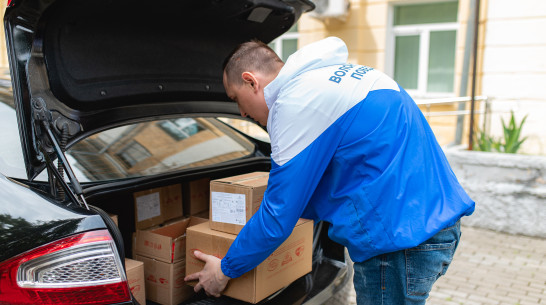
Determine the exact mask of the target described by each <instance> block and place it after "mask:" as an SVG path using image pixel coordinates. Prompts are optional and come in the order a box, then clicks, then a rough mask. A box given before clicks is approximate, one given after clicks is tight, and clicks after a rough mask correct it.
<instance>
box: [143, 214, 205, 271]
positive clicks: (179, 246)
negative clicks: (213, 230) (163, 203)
mask: <svg viewBox="0 0 546 305" xmlns="http://www.w3.org/2000/svg"><path fill="white" fill-rule="evenodd" d="M203 222H208V220H207V219H203V218H198V217H190V218H184V219H180V220H175V221H172V222H170V223H166V224H165V225H164V226H162V227H154V228H149V229H145V230H137V232H136V246H135V251H136V254H138V255H142V256H146V257H149V258H155V259H157V260H160V261H162V262H166V263H173V262H176V261H179V260H181V259H183V258H184V257H185V256H186V229H187V228H188V227H190V226H194V225H197V224H200V223H203Z"/></svg>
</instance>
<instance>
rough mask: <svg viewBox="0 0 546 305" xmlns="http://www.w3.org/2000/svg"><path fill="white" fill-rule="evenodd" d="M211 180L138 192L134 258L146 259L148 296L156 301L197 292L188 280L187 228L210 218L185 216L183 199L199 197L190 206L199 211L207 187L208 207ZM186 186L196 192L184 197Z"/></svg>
mask: <svg viewBox="0 0 546 305" xmlns="http://www.w3.org/2000/svg"><path fill="white" fill-rule="evenodd" d="M204 184H206V185H205V186H203V185H204ZM208 184H209V179H205V180H202V181H197V182H189V183H186V184H182V185H181V184H175V185H170V186H166V187H159V188H153V189H149V190H145V191H140V192H136V193H134V204H135V227H136V229H137V230H136V232H135V233H134V236H133V245H132V247H133V248H132V249H133V258H134V259H135V260H137V261H140V262H142V263H143V266H144V276H143V278H144V282H145V287H146V297H147V299H149V300H151V301H153V302H156V303H160V304H165V305H174V304H179V303H180V302H182V301H184V300H186V299H188V298H189V297H191V296H193V288H192V287H190V286H188V285H186V283H185V282H184V277H185V275H186V261H185V256H186V229H187V228H188V227H189V226H191V225H196V224H199V223H202V222H207V221H208V220H207V219H202V218H198V217H186V218H184V216H183V215H184V214H186V213H185V212H186V211H184V208H183V206H184V204H183V200H193V199H195V200H196V201H197V203H195V204H193V205H192V204H191V203H188V204H186V206H188V207H189V209H190V212H191V210H192V209H193V211H194V212H195V213H197V211H201V210H202V206H203V203H202V201H203V199H202V198H201V197H204V196H203V195H202V193H203V190H205V191H206V193H207V195H206V196H205V199H206V200H207V202H206V209H208V193H209V188H208ZM183 190H185V192H187V193H188V194H190V195H191V194H193V195H192V196H189V197H184V192H183ZM199 194H201V195H199ZM191 197H194V198H193V199H192V198H191ZM143 304H145V303H143Z"/></svg>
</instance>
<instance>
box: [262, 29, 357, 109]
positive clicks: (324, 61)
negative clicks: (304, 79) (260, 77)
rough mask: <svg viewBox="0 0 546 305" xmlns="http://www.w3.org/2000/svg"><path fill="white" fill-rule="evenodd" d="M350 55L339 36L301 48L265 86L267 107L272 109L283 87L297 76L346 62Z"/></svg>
mask: <svg viewBox="0 0 546 305" xmlns="http://www.w3.org/2000/svg"><path fill="white" fill-rule="evenodd" d="M348 57H349V52H348V50H347V45H345V43H344V42H343V40H341V39H339V38H337V37H328V38H325V39H323V40H319V41H317V42H314V43H311V44H309V45H306V46H305V47H303V48H301V49H300V50H298V51H297V52H296V53H294V54H292V55H291V56H290V57H289V58H288V60H287V61H286V63H285V65H284V67H282V69H281V71H280V72H279V75H277V77H276V78H275V79H274V80H273V81H272V82H271V83H269V84H268V85H267V86H266V87H265V88H264V96H265V101H266V103H267V107H268V108H269V109H271V106H272V105H273V103H275V101H276V100H277V96H278V95H279V92H280V91H281V89H282V87H283V86H284V85H285V84H286V83H287V82H289V81H290V80H292V79H294V78H295V77H296V76H298V75H300V74H302V73H305V72H307V71H310V70H314V69H319V68H323V67H327V66H332V65H341V64H345V63H346V62H347V59H348Z"/></svg>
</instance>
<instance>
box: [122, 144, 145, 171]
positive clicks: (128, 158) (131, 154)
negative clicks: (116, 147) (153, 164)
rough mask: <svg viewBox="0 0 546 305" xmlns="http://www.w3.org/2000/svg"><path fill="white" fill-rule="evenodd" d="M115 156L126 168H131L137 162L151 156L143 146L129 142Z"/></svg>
mask: <svg viewBox="0 0 546 305" xmlns="http://www.w3.org/2000/svg"><path fill="white" fill-rule="evenodd" d="M117 155H118V156H119V158H120V159H121V160H122V161H123V162H124V163H125V164H126V165H127V166H128V167H132V166H134V165H135V164H137V163H138V162H140V161H143V160H146V159H147V158H148V157H151V156H152V154H150V152H149V151H148V150H147V149H146V148H145V147H144V146H142V145H140V143H138V142H136V141H131V142H130V143H129V144H128V145H127V146H125V148H123V150H122V151H121V152H119V153H117Z"/></svg>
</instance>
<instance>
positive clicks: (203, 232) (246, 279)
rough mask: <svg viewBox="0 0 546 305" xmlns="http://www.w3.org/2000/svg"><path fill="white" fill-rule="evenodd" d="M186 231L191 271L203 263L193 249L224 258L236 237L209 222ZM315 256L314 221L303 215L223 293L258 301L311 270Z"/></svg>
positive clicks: (188, 270)
mask: <svg viewBox="0 0 546 305" xmlns="http://www.w3.org/2000/svg"><path fill="white" fill-rule="evenodd" d="M187 235H188V236H187V247H186V251H187V253H186V272H187V273H188V274H192V273H195V272H199V271H201V270H202V269H203V267H204V263H203V262H202V261H200V260H198V259H197V258H196V257H195V256H194V255H193V251H195V250H200V251H201V252H204V253H207V254H211V255H214V256H216V257H219V258H222V257H224V256H225V255H226V253H227V251H228V249H229V247H230V245H231V243H232V242H233V241H234V240H235V238H236V235H233V234H229V233H225V232H219V231H214V230H212V229H211V228H210V227H209V226H208V225H207V224H206V223H202V224H200V225H197V226H193V227H191V228H189V229H188V231H187ZM312 259H313V221H312V220H307V219H300V220H299V221H298V223H297V224H296V227H295V228H294V230H293V231H292V234H291V235H290V237H288V239H287V240H286V241H285V242H284V243H283V244H281V245H280V246H279V248H278V249H277V250H275V252H273V253H272V254H271V255H270V256H269V257H268V258H267V259H266V260H265V261H263V262H262V263H261V264H260V265H258V266H257V267H256V268H254V269H253V270H251V271H249V272H247V273H245V274H243V275H242V276H241V277H238V278H235V279H231V280H230V281H229V283H228V286H227V287H226V289H225V290H224V292H223V294H224V295H227V296H229V297H232V298H235V299H239V300H242V301H245V302H250V303H254V304H255V303H257V302H259V301H261V300H263V299H264V298H266V297H268V296H269V295H271V294H273V293H274V292H276V291H278V290H279V289H281V288H283V287H285V286H287V285H289V284H290V283H292V282H293V281H295V280H296V279H298V278H300V277H301V276H303V275H305V274H307V273H309V272H311V269H312ZM190 284H193V285H195V284H196V283H195V282H193V283H190Z"/></svg>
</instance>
